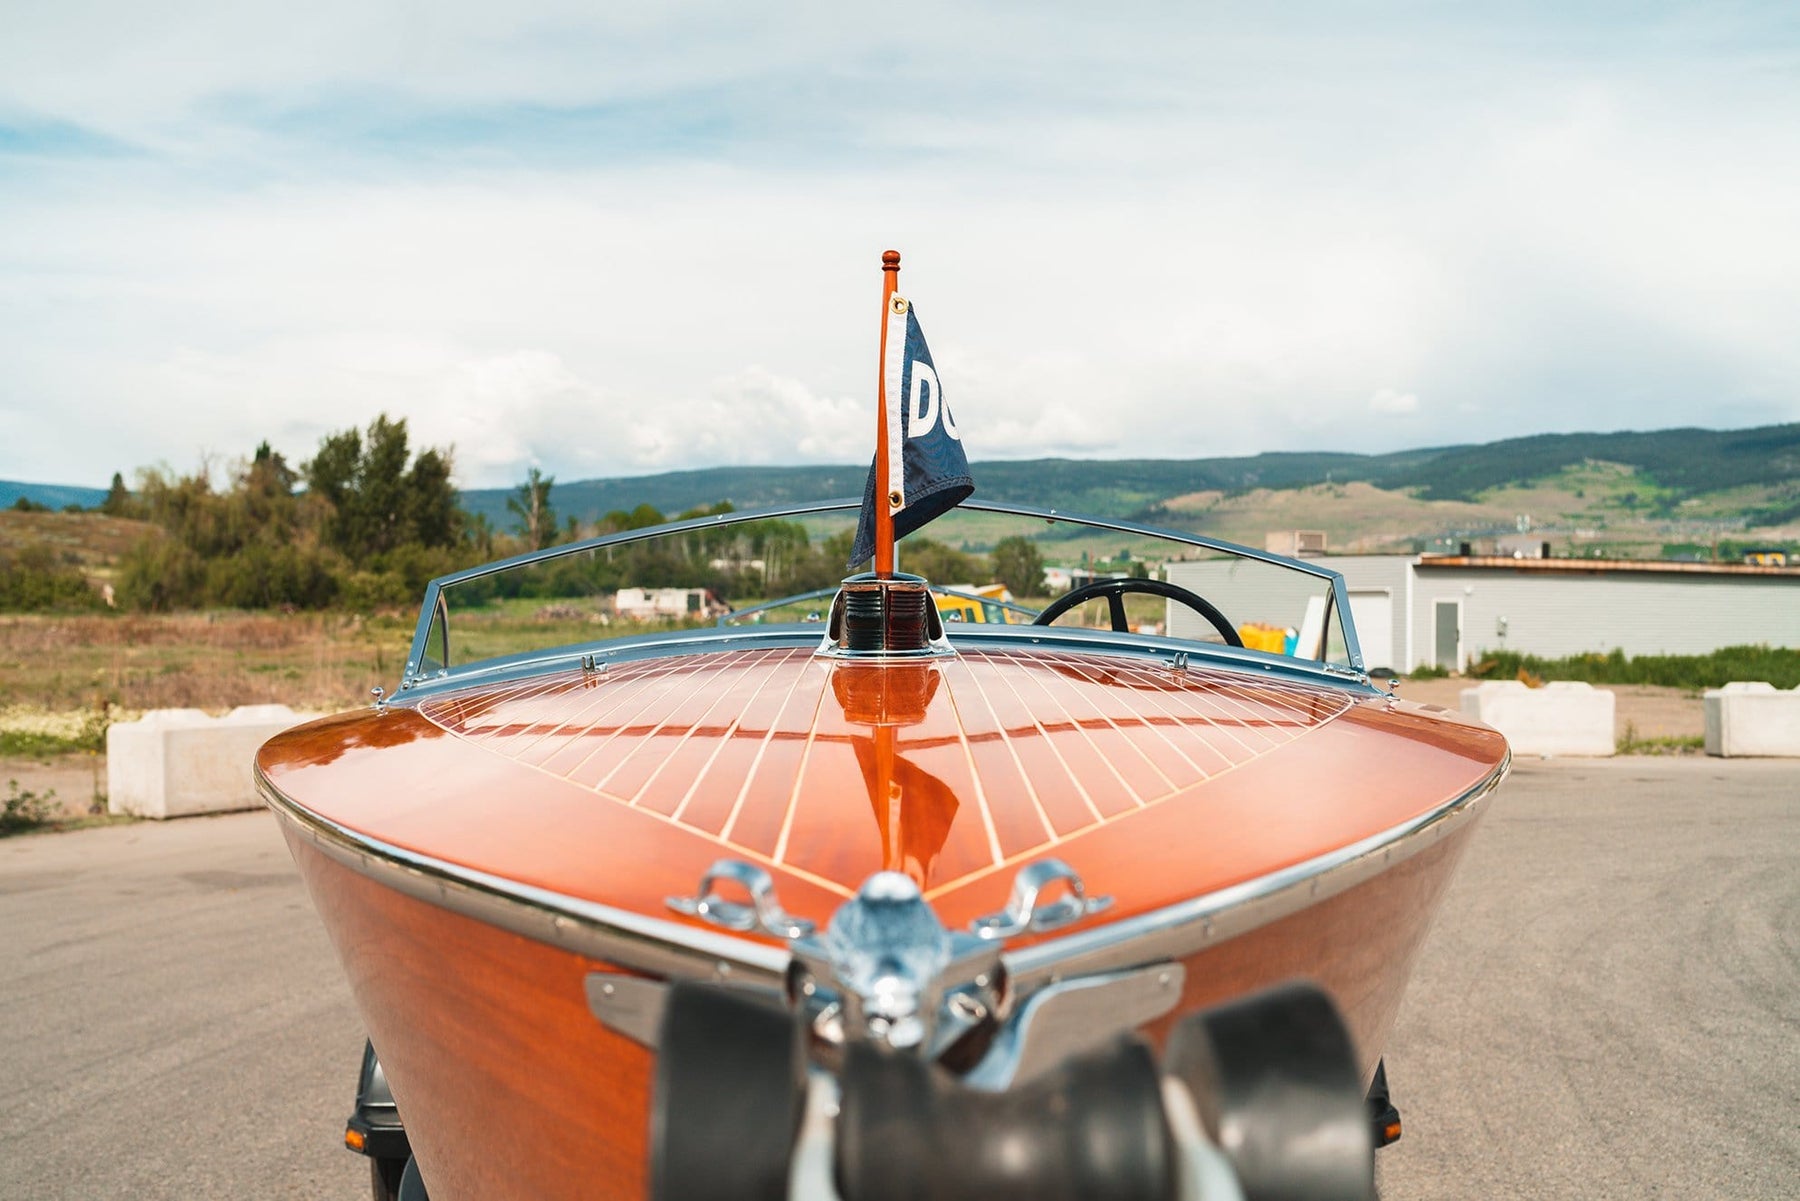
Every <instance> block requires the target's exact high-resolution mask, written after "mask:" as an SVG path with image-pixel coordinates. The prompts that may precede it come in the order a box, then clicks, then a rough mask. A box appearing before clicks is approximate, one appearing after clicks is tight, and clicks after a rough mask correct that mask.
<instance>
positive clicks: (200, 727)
mask: <svg viewBox="0 0 1800 1201" xmlns="http://www.w3.org/2000/svg"><path fill="white" fill-rule="evenodd" d="M309 720H311V715H310V714H305V713H295V712H294V711H293V710H292V709H290V708H288V707H287V706H286V705H243V706H240V707H239V708H236V709H233V710H232V711H231V712H230V713H227V714H226V715H225V716H224V717H209V716H207V715H206V714H205V713H203V712H201V711H200V710H199V709H153V710H151V711H150V712H149V713H146V714H144V716H143V717H142V718H141V719H139V720H137V721H127V722H117V723H115V724H114V725H112V726H110V727H108V729H107V731H106V803H107V808H108V809H110V810H111V811H112V812H114V813H133V814H136V815H137V816H139V817H155V818H165V817H185V816H187V815H189V814H194V813H224V812H227V811H229V810H233V809H254V808H256V807H257V806H258V805H260V804H261V803H262V802H261V801H260V800H258V799H257V795H256V780H255V776H254V774H253V773H252V770H251V763H252V760H253V759H254V757H255V755H256V749H257V748H258V747H260V746H261V745H262V744H263V743H265V742H267V741H268V740H269V739H271V738H273V737H274V736H275V735H277V734H279V733H281V731H283V730H285V729H287V728H288V727H290V726H295V725H298V724H300V723H301V722H303V721H309Z"/></svg>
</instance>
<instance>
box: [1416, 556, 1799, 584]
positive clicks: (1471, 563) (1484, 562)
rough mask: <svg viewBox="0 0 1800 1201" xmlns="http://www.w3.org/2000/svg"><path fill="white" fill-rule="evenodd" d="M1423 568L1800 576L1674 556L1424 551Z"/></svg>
mask: <svg viewBox="0 0 1800 1201" xmlns="http://www.w3.org/2000/svg"><path fill="white" fill-rule="evenodd" d="M1418 566H1419V567H1420V568H1422V569H1431V568H1452V567H1453V568H1460V569H1462V570H1465V571H1466V570H1476V571H1521V572H1542V573H1548V574H1552V575H1555V574H1563V575H1570V574H1574V575H1610V574H1615V573H1617V574H1640V575H1642V574H1652V575H1707V576H1777V577H1781V578H1784V579H1800V566H1796V567H1763V566H1761V565H1759V564H1756V563H1687V562H1678V561H1676V560H1673V559H1515V558H1513V557H1512V556H1511V555H1424V556H1421V557H1420V559H1419V560H1418Z"/></svg>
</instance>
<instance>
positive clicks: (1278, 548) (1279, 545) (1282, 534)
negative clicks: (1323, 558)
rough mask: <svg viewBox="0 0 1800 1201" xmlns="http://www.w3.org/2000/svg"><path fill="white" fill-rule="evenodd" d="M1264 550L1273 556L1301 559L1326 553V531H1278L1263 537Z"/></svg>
mask: <svg viewBox="0 0 1800 1201" xmlns="http://www.w3.org/2000/svg"><path fill="white" fill-rule="evenodd" d="M1263 549H1264V550H1266V551H1268V552H1269V553H1270V554H1273V555H1286V556H1287V557H1288V558H1290V559H1299V558H1303V557H1305V556H1308V555H1322V554H1324V553H1325V531H1324V530H1277V531H1276V532H1274V533H1272V534H1266V535H1264V536H1263Z"/></svg>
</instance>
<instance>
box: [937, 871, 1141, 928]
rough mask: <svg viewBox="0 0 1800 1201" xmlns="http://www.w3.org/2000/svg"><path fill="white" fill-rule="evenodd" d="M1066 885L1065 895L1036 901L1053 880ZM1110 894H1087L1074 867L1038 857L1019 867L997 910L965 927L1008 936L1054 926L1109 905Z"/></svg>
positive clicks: (1076, 919)
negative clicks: (1010, 889) (1009, 891)
mask: <svg viewBox="0 0 1800 1201" xmlns="http://www.w3.org/2000/svg"><path fill="white" fill-rule="evenodd" d="M1059 880H1060V881H1063V882H1064V883H1066V884H1067V885H1068V895H1067V896H1064V897H1062V898H1060V899H1058V900H1055V901H1050V902H1048V903H1043V904H1040V901H1041V900H1042V898H1043V894H1044V892H1045V890H1046V889H1047V888H1048V887H1049V886H1051V885H1053V884H1055V883H1056V882H1057V881H1059ZM1112 902H1113V899H1112V898H1111V897H1090V896H1088V895H1087V889H1086V888H1085V887H1083V885H1082V883H1081V877H1080V876H1079V875H1077V874H1076V872H1075V869H1074V868H1072V867H1070V866H1069V865H1068V864H1066V863H1064V862H1063V861H1062V860H1060V859H1039V860H1038V861H1037V862H1035V863H1028V864H1026V865H1025V866H1024V867H1022V868H1020V869H1019V874H1018V875H1016V876H1014V877H1013V890H1012V897H1011V898H1010V899H1009V900H1008V901H1007V902H1006V908H1005V909H1002V910H1001V911H1000V912H999V913H990V914H988V915H987V916H986V917H978V918H976V919H975V920H974V921H973V922H971V923H969V929H970V930H971V931H972V932H973V933H974V934H975V935H976V936H977V937H979V938H1011V937H1013V936H1014V935H1016V934H1024V933H1027V932H1038V931H1043V930H1056V929H1059V928H1061V927H1063V926H1067V925H1070V924H1072V923H1074V922H1078V921H1080V920H1081V919H1082V918H1084V917H1088V916H1091V915H1092V914H1096V913H1099V912H1100V911H1101V910H1103V909H1105V908H1106V907H1107V906H1109V905H1111V904H1112Z"/></svg>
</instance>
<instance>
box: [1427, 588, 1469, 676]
mask: <svg viewBox="0 0 1800 1201" xmlns="http://www.w3.org/2000/svg"><path fill="white" fill-rule="evenodd" d="M1431 612H1432V617H1433V619H1434V620H1433V622H1432V625H1433V627H1434V629H1435V630H1436V631H1437V633H1436V636H1435V637H1434V638H1433V639H1432V649H1433V652H1434V653H1433V655H1432V657H1431V662H1432V664H1433V665H1434V666H1437V667H1441V668H1443V669H1444V670H1445V671H1461V670H1462V602H1461V601H1459V600H1441V601H1433V602H1432V609H1431Z"/></svg>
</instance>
